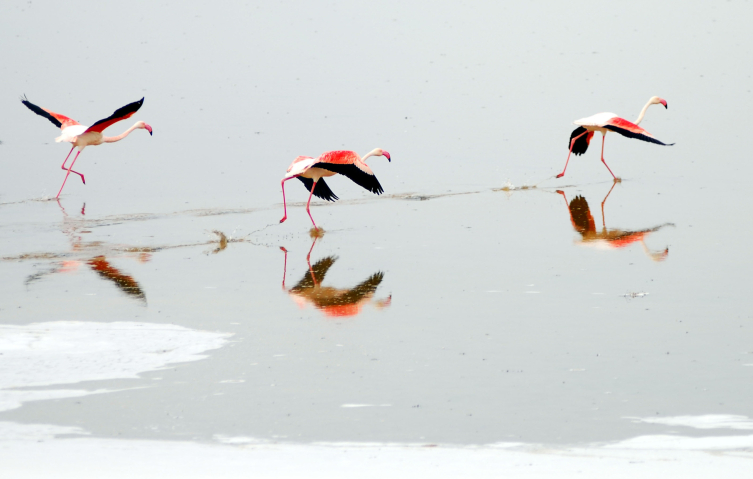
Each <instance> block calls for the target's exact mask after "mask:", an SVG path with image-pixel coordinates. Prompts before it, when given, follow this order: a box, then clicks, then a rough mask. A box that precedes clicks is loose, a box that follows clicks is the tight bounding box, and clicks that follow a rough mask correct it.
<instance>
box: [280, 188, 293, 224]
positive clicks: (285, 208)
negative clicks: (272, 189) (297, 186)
mask: <svg viewBox="0 0 753 479" xmlns="http://www.w3.org/2000/svg"><path fill="white" fill-rule="evenodd" d="M291 178H295V176H291V177H290V178H285V179H284V180H282V182H280V186H282V208H283V210H284V211H285V214H284V216H283V217H282V219H281V220H280V223H283V222H284V221H285V220H286V219H288V206H287V204H286V203H285V182H286V181H288V180H289V179H291Z"/></svg>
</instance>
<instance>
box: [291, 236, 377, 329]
mask: <svg viewBox="0 0 753 479" xmlns="http://www.w3.org/2000/svg"><path fill="white" fill-rule="evenodd" d="M317 239H318V238H317V237H315V238H314V242H313V243H312V244H311V248H310V249H309V252H308V255H307V256H306V263H307V264H308V268H309V270H308V272H307V273H306V274H304V275H303V278H301V280H300V281H298V283H297V284H296V285H295V286H293V287H292V288H290V289H286V288H285V276H286V275H287V266H288V250H287V249H285V248H283V247H280V249H281V250H282V251H283V252H284V253H285V263H284V266H283V272H282V289H283V290H285V291H287V293H288V294H289V295H290V297H291V298H293V301H295V302H296V304H298V306H300V307H301V308H305V307H306V306H307V305H309V304H311V305H313V306H314V307H315V308H316V309H318V310H320V311H321V312H322V313H324V315H325V316H327V317H348V316H356V315H358V314H359V313H360V312H361V310H362V309H363V307H364V305H366V304H368V303H369V302H371V300H372V298H373V297H374V293H376V290H377V288H378V287H379V285H380V284H381V282H382V280H383V279H384V273H383V272H381V271H378V272H376V273H374V274H372V275H371V276H369V277H368V278H366V279H365V280H364V281H362V282H361V283H360V284H358V285H356V286H355V287H353V288H342V289H339V288H333V287H331V286H322V284H321V283H322V282H323V281H324V277H325V276H326V275H327V272H328V271H329V269H330V268H331V267H332V265H334V264H335V262H336V261H337V259H338V258H337V256H327V257H325V258H323V259H320V260H319V261H317V262H316V263H314V265H313V266H311V251H313V249H314V245H315V244H316V240H317ZM391 301H392V296H391V295H390V296H388V297H387V298H384V299H378V300H374V306H375V307H376V308H378V309H381V308H385V307H387V306H389V305H390V303H391Z"/></svg>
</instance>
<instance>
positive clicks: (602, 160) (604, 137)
mask: <svg viewBox="0 0 753 479" xmlns="http://www.w3.org/2000/svg"><path fill="white" fill-rule="evenodd" d="M606 137H607V134H606V133H602V134H601V162H602V163H604V166H606V167H607V169H608V170H609V173H611V174H612V178H614V179H615V180H616V179H617V177H616V176H614V173H612V169H611V168H610V167H609V165H607V162H606V161H604V140H605V139H606Z"/></svg>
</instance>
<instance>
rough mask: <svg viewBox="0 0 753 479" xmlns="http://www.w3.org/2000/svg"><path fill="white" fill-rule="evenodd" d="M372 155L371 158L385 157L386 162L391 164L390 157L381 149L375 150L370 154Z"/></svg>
mask: <svg viewBox="0 0 753 479" xmlns="http://www.w3.org/2000/svg"><path fill="white" fill-rule="evenodd" d="M372 155H373V156H386V157H387V161H389V162H392V157H390V154H389V153H387V152H386V151H384V150H383V149H381V148H377V149H376V150H374V151H373V152H372Z"/></svg>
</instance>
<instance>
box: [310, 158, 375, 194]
mask: <svg viewBox="0 0 753 479" xmlns="http://www.w3.org/2000/svg"><path fill="white" fill-rule="evenodd" d="M312 167H315V168H322V169H325V170H329V171H334V172H335V173H340V174H341V175H343V176H347V177H348V178H350V179H351V180H352V181H353V183H355V184H357V185H358V186H361V187H363V188H365V189H367V190H369V191H370V192H372V193H375V194H377V195H380V194H382V193H384V189H382V185H380V184H379V180H377V178H376V176H374V175H370V174H368V173H366V172H365V171H363V170H362V169H360V168H359V167H357V166H356V165H354V164H345V165H343V164H337V163H315V164H314V165H312Z"/></svg>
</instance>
